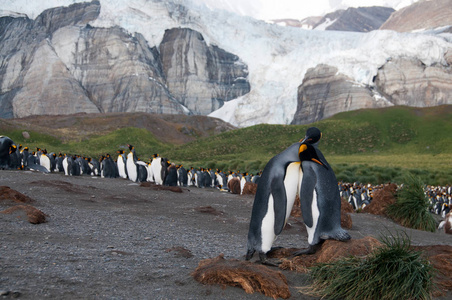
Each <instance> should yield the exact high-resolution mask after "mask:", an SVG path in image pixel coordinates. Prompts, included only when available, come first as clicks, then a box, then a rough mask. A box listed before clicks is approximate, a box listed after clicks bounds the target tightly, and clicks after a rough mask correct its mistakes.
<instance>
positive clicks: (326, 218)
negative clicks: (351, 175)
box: [294, 127, 351, 255]
mask: <svg viewBox="0 0 452 300" xmlns="http://www.w3.org/2000/svg"><path fill="white" fill-rule="evenodd" d="M321 137H322V133H321V132H320V130H319V129H318V128H316V127H311V128H308V130H307V131H306V136H305V138H304V139H303V140H302V141H301V146H300V148H299V154H298V156H299V158H300V161H301V169H302V171H303V178H302V181H301V186H300V202H301V211H302V215H303V221H304V223H305V225H306V229H307V231H308V243H309V248H308V249H306V250H301V251H296V252H295V253H294V255H301V254H312V253H315V252H316V251H317V249H318V248H320V246H321V244H322V243H323V242H324V241H325V240H328V239H335V240H339V241H346V240H349V239H350V238H351V237H350V235H349V234H348V232H347V231H346V230H344V229H343V228H342V227H341V198H340V194H339V189H338V188H337V179H336V175H335V174H334V172H333V169H332V168H331V166H330V165H329V164H328V162H327V161H326V159H325V157H324V156H323V154H322V152H321V151H320V150H319V149H318V148H317V144H318V142H319V140H320V138H321Z"/></svg>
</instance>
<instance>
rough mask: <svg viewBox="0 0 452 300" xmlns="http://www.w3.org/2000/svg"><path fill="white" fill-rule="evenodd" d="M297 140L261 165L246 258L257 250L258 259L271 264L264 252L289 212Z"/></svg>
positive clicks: (295, 186)
mask: <svg viewBox="0 0 452 300" xmlns="http://www.w3.org/2000/svg"><path fill="white" fill-rule="evenodd" d="M300 146H301V143H300V142H299V143H294V144H292V145H291V146H289V147H288V148H287V149H286V150H284V151H283V152H281V153H279V154H278V155H276V156H274V157H273V158H272V159H270V160H269V162H268V163H267V165H266V166H265V168H264V170H263V172H262V175H261V177H260V179H259V183H258V185H257V190H256V195H255V196H254V204H253V209H252V213H251V220H250V226H249V231H248V245H247V253H246V260H250V259H251V258H252V257H253V255H254V253H255V252H256V251H257V252H258V253H259V259H260V262H261V263H263V264H267V265H275V263H272V262H271V261H270V260H269V259H268V258H267V254H268V253H269V252H270V251H272V250H273V249H275V248H272V245H273V242H274V240H275V239H276V237H277V236H278V235H279V234H280V233H281V231H282V230H283V228H284V226H285V225H286V222H287V220H288V218H289V216H290V212H291V211H292V207H293V204H294V202H295V198H296V195H297V194H298V188H299V184H300V176H302V175H301V168H300V158H299V157H298V153H299V148H300Z"/></svg>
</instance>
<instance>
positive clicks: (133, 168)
mask: <svg viewBox="0 0 452 300" xmlns="http://www.w3.org/2000/svg"><path fill="white" fill-rule="evenodd" d="M128 146H129V150H130V152H129V154H127V163H126V166H127V175H128V176H129V179H130V180H132V181H133V182H136V181H137V180H138V166H137V164H136V161H137V160H138V158H137V155H136V154H135V147H133V146H132V145H128Z"/></svg>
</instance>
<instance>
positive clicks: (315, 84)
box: [292, 52, 452, 124]
mask: <svg viewBox="0 0 452 300" xmlns="http://www.w3.org/2000/svg"><path fill="white" fill-rule="evenodd" d="M445 59H446V61H448V63H449V66H446V67H445V66H440V65H432V66H425V65H424V64H423V63H422V62H420V61H419V60H417V59H413V58H411V59H409V58H398V59H394V60H389V61H388V62H386V63H385V64H384V65H383V66H382V67H381V68H380V69H379V70H378V73H377V75H376V76H375V78H374V84H375V85H374V86H372V87H371V86H364V85H359V84H356V83H355V82H354V81H353V80H352V79H351V78H348V77H347V76H345V75H343V74H340V73H338V70H337V68H335V67H331V66H328V65H318V66H316V67H315V68H311V69H309V70H308V71H307V73H306V75H305V77H304V79H303V83H302V84H301V85H300V86H299V87H298V106H297V110H296V113H295V115H294V119H293V121H292V124H308V123H312V122H315V121H319V120H321V119H324V118H328V117H330V116H333V115H334V114H337V113H339V112H342V111H349V110H357V109H362V108H378V107H385V106H393V105H408V106H415V107H429V106H438V105H443V104H452V86H451V85H450V82H452V68H451V66H450V63H451V55H450V53H449V52H448V53H446V57H445Z"/></svg>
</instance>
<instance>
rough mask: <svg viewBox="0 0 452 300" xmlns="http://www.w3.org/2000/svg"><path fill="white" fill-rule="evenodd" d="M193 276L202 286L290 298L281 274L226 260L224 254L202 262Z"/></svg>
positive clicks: (256, 265)
mask: <svg viewBox="0 0 452 300" xmlns="http://www.w3.org/2000/svg"><path fill="white" fill-rule="evenodd" d="M192 276H193V277H194V278H195V280H197V281H198V282H200V283H202V284H220V285H222V286H224V287H226V286H237V287H241V288H243V289H244V290H245V292H246V293H248V294H252V293H254V292H259V293H262V294H264V295H265V296H268V297H272V298H274V299H277V298H283V299H288V298H289V297H290V291H289V286H288V284H287V279H286V277H285V276H284V275H283V274H282V273H281V272H279V271H274V270H272V269H270V268H268V267H266V266H263V265H260V264H255V263H251V262H248V261H240V260H237V259H230V260H226V259H224V255H223V254H220V255H219V256H218V257H216V258H212V259H205V260H202V261H200V262H199V265H198V267H197V268H196V270H195V271H194V272H193V273H192Z"/></svg>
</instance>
